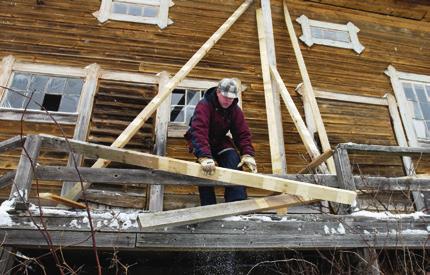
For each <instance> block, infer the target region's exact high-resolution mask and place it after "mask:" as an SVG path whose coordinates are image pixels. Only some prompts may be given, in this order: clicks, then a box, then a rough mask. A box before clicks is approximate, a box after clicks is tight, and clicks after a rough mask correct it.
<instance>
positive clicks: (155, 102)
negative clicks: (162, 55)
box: [64, 0, 253, 200]
mask: <svg viewBox="0 0 430 275" xmlns="http://www.w3.org/2000/svg"><path fill="white" fill-rule="evenodd" d="M252 2H253V0H245V2H244V3H243V4H242V5H240V7H239V8H238V9H237V10H236V11H235V12H234V13H233V14H232V15H231V16H230V17H229V18H228V19H227V21H226V22H225V23H224V24H223V25H222V26H221V27H220V28H219V29H218V30H217V31H216V32H215V33H214V34H213V35H212V36H211V37H210V38H209V39H208V41H206V43H205V44H203V46H202V47H201V48H200V49H199V50H198V51H197V52H196V53H195V54H194V55H193V56H192V57H191V59H190V60H188V62H187V63H186V64H185V65H184V66H183V67H182V68H181V69H180V70H179V71H178V72H177V73H176V74H175V76H173V78H171V79H170V80H169V82H168V83H167V84H166V85H165V86H164V89H163V91H162V92H160V93H159V94H158V95H157V96H155V97H154V98H153V99H152V100H151V101H150V102H149V103H148V105H146V107H145V108H144V109H143V110H142V111H141V112H140V113H139V115H138V116H137V117H136V118H135V119H134V120H133V121H132V122H131V123H130V124H129V125H128V126H127V128H126V129H125V130H124V131H123V132H122V133H121V135H120V136H119V137H118V138H117V139H116V140H115V141H114V143H112V145H111V146H112V147H117V148H122V147H124V146H125V145H126V144H127V143H128V142H129V141H130V139H131V138H132V137H133V136H134V135H135V134H136V133H137V132H138V131H139V129H140V127H142V126H143V125H144V124H145V122H146V120H147V119H148V118H149V117H150V116H151V115H152V113H153V112H154V111H155V110H156V109H157V108H158V106H160V104H161V103H162V102H163V101H164V100H165V99H166V98H167V96H168V95H170V93H171V92H172V91H173V89H174V88H175V87H176V85H178V83H179V82H181V81H182V80H183V79H184V78H185V77H186V76H187V75H188V73H189V72H190V71H191V70H192V69H193V68H194V67H195V66H196V65H197V63H198V62H199V61H200V60H201V59H202V58H203V57H204V56H205V55H206V54H207V53H208V52H209V50H210V49H211V48H212V47H213V46H214V45H215V43H216V42H218V40H219V39H220V38H221V37H222V36H223V35H224V34H225V33H226V32H227V31H228V30H229V29H230V27H231V26H232V25H233V23H234V22H236V20H237V19H238V18H239V17H240V16H241V15H242V14H243V13H244V12H245V11H246V10H247V9H248V7H249V6H250V5H251V3H252ZM108 164H109V161H106V160H103V159H98V160H97V161H96V163H95V164H94V165H93V167H94V168H102V167H106V166H107V165H108ZM90 186H91V184H90V183H87V182H85V183H84V184H83V187H84V190H86V189H87V188H89V187H90ZM82 191H83V190H82V189H81V185H80V183H75V185H74V186H73V187H72V188H71V189H70V191H69V192H68V193H67V194H65V195H64V196H65V197H66V198H69V199H74V200H76V199H78V198H79V197H80V195H81V194H82Z"/></svg>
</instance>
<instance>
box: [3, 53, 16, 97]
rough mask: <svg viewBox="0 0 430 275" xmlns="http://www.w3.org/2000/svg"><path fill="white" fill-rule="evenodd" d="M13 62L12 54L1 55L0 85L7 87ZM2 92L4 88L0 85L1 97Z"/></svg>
mask: <svg viewBox="0 0 430 275" xmlns="http://www.w3.org/2000/svg"><path fill="white" fill-rule="evenodd" d="M14 63H15V57H14V56H13V55H8V56H5V57H3V59H2V62H1V64H0V86H2V87H7V84H8V83H9V78H10V76H11V74H12V67H13V64H14ZM3 93H4V89H3V88H1V87H0V98H3Z"/></svg>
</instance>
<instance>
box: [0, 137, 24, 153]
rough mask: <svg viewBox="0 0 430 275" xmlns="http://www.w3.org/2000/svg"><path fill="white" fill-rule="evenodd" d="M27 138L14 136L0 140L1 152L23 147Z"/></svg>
mask: <svg viewBox="0 0 430 275" xmlns="http://www.w3.org/2000/svg"><path fill="white" fill-rule="evenodd" d="M25 139H26V137H25V136H14V137H12V138H10V139H7V140H4V141H2V142H0V153H4V152H7V151H9V150H13V149H16V148H20V147H22V146H23V145H24V142H25Z"/></svg>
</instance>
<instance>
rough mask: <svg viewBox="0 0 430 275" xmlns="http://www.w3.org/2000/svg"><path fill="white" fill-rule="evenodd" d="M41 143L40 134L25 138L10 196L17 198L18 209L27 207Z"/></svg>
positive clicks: (16, 206)
mask: <svg viewBox="0 0 430 275" xmlns="http://www.w3.org/2000/svg"><path fill="white" fill-rule="evenodd" d="M41 143H42V140H41V138H40V137H39V136H33V135H32V136H28V137H27V139H26V140H25V143H24V147H23V150H22V152H21V157H20V159H19V163H18V167H17V169H16V174H15V179H14V184H13V185H12V189H11V192H10V198H11V199H15V208H16V209H22V208H24V209H25V208H26V204H27V200H28V196H29V193H30V188H31V181H32V180H33V167H36V161H37V157H38V155H39V151H40V146H41Z"/></svg>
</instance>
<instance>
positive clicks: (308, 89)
mask: <svg viewBox="0 0 430 275" xmlns="http://www.w3.org/2000/svg"><path fill="white" fill-rule="evenodd" d="M284 15H285V23H286V24H287V28H288V34H289V35H290V39H291V44H292V45H293V49H294V54H295V55H296V59H297V63H298V65H299V70H300V74H301V76H302V79H303V86H304V91H305V97H306V98H307V101H308V102H309V104H310V105H311V109H312V112H313V117H314V121H315V125H316V128H317V130H318V136H319V138H320V141H321V146H322V150H323V151H327V150H330V149H331V147H330V142H329V140H328V137H327V132H326V130H325V127H324V122H323V120H322V117H321V113H320V111H319V107H318V103H317V100H316V99H315V95H314V92H313V88H312V83H311V80H310V78H309V74H308V71H307V69H306V65H305V61H304V59H303V55H302V52H301V50H300V45H299V41H298V40H297V36H296V32H295V31H294V26H293V22H292V21H291V17H290V13H289V12H288V7H287V3H286V1H285V0H284ZM327 165H328V169H329V171H330V173H333V174H334V173H336V168H335V166H334V163H333V159H332V158H330V159H328V160H327Z"/></svg>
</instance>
